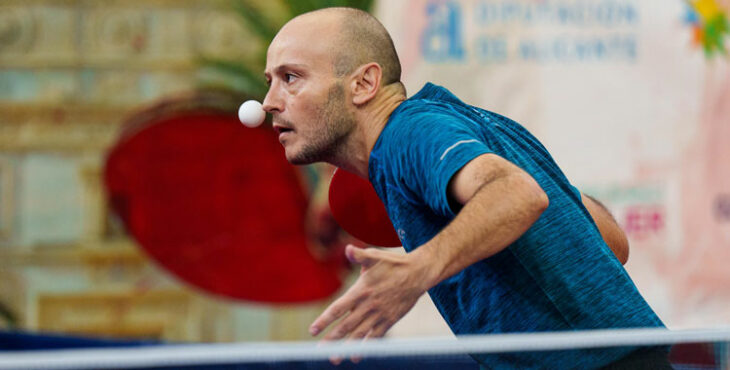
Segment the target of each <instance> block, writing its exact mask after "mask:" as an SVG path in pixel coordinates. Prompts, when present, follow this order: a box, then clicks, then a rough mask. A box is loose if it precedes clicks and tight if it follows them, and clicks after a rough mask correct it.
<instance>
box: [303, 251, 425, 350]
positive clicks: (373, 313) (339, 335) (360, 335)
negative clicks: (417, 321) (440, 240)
mask: <svg viewBox="0 0 730 370" xmlns="http://www.w3.org/2000/svg"><path fill="white" fill-rule="evenodd" d="M345 254H346V255H347V258H348V259H349V260H350V261H351V262H353V263H357V264H360V265H362V269H361V270H360V277H359V278H358V279H357V281H356V282H355V284H354V285H352V286H351V287H350V289H348V290H347V292H346V293H345V294H343V295H342V296H341V297H340V298H338V299H337V300H336V301H334V302H333V303H332V304H331V305H330V306H329V307H328V308H327V309H326V310H325V311H324V312H323V313H322V314H321V315H320V316H319V317H318V318H317V319H316V320H315V321H314V323H312V325H311V326H310V327H309V332H310V334H312V335H317V334H319V333H321V332H322V331H323V330H324V329H325V328H327V327H328V326H330V325H331V324H332V323H334V322H335V321H337V320H338V319H340V318H342V320H341V321H340V322H339V323H338V324H337V325H336V326H334V327H333V328H332V330H331V331H330V332H329V333H327V335H325V337H324V338H323V340H325V341H329V340H338V339H348V340H360V339H367V338H379V337H382V336H383V335H384V334H385V332H386V331H388V329H390V327H391V326H393V324H395V323H396V322H397V321H398V320H400V318H401V317H403V316H404V315H405V314H406V313H407V312H408V311H409V310H410V309H411V308H412V307H413V305H414V304H415V303H416V301H417V300H418V298H419V297H420V296H421V295H422V294H423V293H425V292H426V290H428V288H429V287H427V286H426V281H430V279H426V278H425V275H426V274H428V273H429V268H428V265H426V264H424V263H422V262H421V261H420V260H419V259H418V258H416V257H414V256H413V255H408V254H396V253H393V252H384V251H381V250H377V249H372V248H370V249H362V248H358V247H355V246H353V245H348V246H347V249H346V250H345Z"/></svg>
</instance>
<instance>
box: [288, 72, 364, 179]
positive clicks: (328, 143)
mask: <svg viewBox="0 0 730 370" xmlns="http://www.w3.org/2000/svg"><path fill="white" fill-rule="evenodd" d="M344 97H345V93H344V87H343V86H342V84H341V83H339V82H338V83H335V84H334V85H333V86H332V87H331V88H330V90H329V91H328V93H327V103H326V104H325V105H324V107H322V108H321V109H319V111H318V114H317V117H318V119H319V120H320V121H321V122H324V125H323V126H324V127H323V128H322V129H321V130H320V131H319V132H316V133H315V134H317V135H316V136H314V137H312V138H311V140H309V141H308V142H306V143H304V145H303V147H302V150H300V151H299V153H296V154H295V155H294V156H292V157H291V158H289V162H290V163H292V164H296V165H303V164H310V163H315V162H332V161H333V160H334V158H337V156H338V154H339V152H340V151H341V150H342V149H343V143H344V142H345V140H346V139H347V137H348V136H349V135H350V133H351V132H352V130H353V127H354V119H353V118H352V115H351V114H350V113H349V112H348V111H347V110H346V109H345V104H344V103H345V98H344Z"/></svg>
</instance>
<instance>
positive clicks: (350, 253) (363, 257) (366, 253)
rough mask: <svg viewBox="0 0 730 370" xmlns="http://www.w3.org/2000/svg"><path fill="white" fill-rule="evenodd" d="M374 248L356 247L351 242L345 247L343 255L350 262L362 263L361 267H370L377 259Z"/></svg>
mask: <svg viewBox="0 0 730 370" xmlns="http://www.w3.org/2000/svg"><path fill="white" fill-rule="evenodd" d="M375 252H376V250H374V249H373V250H371V249H367V248H358V247H356V246H354V245H352V244H348V245H347V247H345V256H347V259H348V260H350V262H352V263H355V264H358V265H362V266H363V267H370V266H372V265H373V264H375V262H377V261H378V258H377V253H375Z"/></svg>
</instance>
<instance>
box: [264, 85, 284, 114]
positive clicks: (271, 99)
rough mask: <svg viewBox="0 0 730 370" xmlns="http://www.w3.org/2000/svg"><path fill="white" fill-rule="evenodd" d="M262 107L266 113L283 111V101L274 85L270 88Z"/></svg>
mask: <svg viewBox="0 0 730 370" xmlns="http://www.w3.org/2000/svg"><path fill="white" fill-rule="evenodd" d="M262 106H263V108H264V111H266V113H274V112H281V111H282V104H281V99H280V98H279V97H278V94H277V93H276V88H275V86H274V85H273V84H272V85H271V86H270V87H269V91H267V92H266V97H264V102H263V104H262Z"/></svg>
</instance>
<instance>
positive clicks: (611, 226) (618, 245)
mask: <svg viewBox="0 0 730 370" xmlns="http://www.w3.org/2000/svg"><path fill="white" fill-rule="evenodd" d="M581 200H582V201H583V205H584V206H585V207H586V209H587V210H588V213H590V214H591V217H592V218H593V221H595V223H596V226H598V231H599V232H600V233H601V236H602V237H603V241H605V242H606V244H608V246H609V248H611V251H612V252H613V254H615V255H616V258H618V260H619V262H621V264H622V265H624V264H626V261H628V260H629V241H628V239H626V234H624V232H623V230H621V227H619V226H618V223H616V220H615V219H614V218H613V216H611V213H610V212H609V211H608V209H606V207H605V206H604V205H603V204H601V202H599V201H597V200H596V199H594V198H592V197H590V196H589V195H586V194H581Z"/></svg>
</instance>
